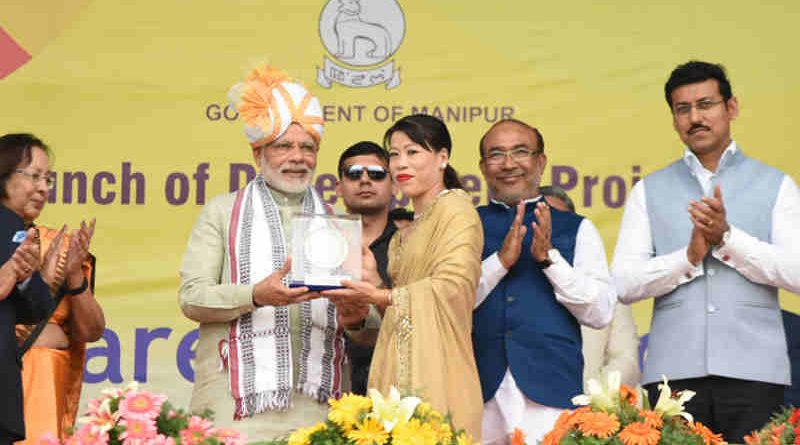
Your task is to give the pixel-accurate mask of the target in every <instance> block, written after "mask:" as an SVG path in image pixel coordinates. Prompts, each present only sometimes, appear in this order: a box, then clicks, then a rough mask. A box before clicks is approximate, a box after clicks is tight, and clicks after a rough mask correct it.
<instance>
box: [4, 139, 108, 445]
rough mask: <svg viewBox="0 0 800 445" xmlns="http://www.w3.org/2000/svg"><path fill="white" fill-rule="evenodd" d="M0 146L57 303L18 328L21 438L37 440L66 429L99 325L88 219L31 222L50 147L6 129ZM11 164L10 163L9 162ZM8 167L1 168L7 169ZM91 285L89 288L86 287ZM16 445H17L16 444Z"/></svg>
mask: <svg viewBox="0 0 800 445" xmlns="http://www.w3.org/2000/svg"><path fill="white" fill-rule="evenodd" d="M0 150H2V151H3V153H8V156H9V157H10V158H12V159H16V158H21V159H22V161H20V162H17V163H16V165H15V167H14V169H13V174H12V175H11V176H10V177H9V179H8V180H7V183H6V184H7V185H6V190H12V189H15V188H22V189H25V190H28V191H29V193H28V195H27V200H26V202H25V203H24V204H23V205H22V212H21V217H22V220H23V223H24V224H25V225H26V226H28V227H34V230H35V231H36V233H37V235H38V238H39V242H40V244H41V249H40V252H48V253H47V255H46V256H45V257H44V258H42V264H43V265H42V276H43V279H44V281H45V282H46V283H47V285H48V286H49V287H50V291H51V294H52V295H53V297H54V298H55V300H52V301H53V302H54V303H56V304H57V306H56V307H55V308H54V310H51V311H50V312H48V318H49V320H47V322H41V323H38V324H37V323H30V322H28V321H25V322H22V323H20V324H18V325H17V326H16V339H17V343H18V344H24V345H26V347H28V348H29V349H28V350H27V352H26V353H25V355H24V356H23V357H22V364H23V367H22V385H23V397H24V405H25V430H26V434H25V435H26V440H25V441H24V442H19V444H27V443H38V440H39V438H40V437H41V436H42V434H44V433H51V434H53V435H54V436H56V437H61V438H63V437H64V430H65V429H66V428H69V427H72V426H73V424H74V422H75V417H76V415H77V411H78V405H79V403H80V391H81V384H82V380H83V361H84V357H85V350H86V346H85V345H86V343H87V342H92V341H96V340H98V339H99V338H100V336H101V335H102V333H103V330H104V329H105V318H104V316H103V310H102V309H101V308H100V305H99V304H98V303H97V301H96V300H95V298H94V295H93V289H92V288H93V283H94V277H93V270H94V268H93V266H94V262H93V258H92V257H91V255H90V254H89V242H90V240H91V238H92V234H93V232H94V222H92V223H90V224H88V225H87V224H85V223H83V222H82V223H81V227H80V228H79V229H77V230H73V231H72V232H71V233H70V234H67V233H65V228H64V229H61V230H53V229H50V228H48V227H45V226H34V222H35V220H36V219H37V218H38V217H39V215H40V214H41V212H42V210H43V209H44V206H45V204H46V203H47V196H48V193H49V191H50V185H51V181H52V178H51V177H50V158H51V156H50V149H49V147H48V146H47V145H46V144H45V143H44V142H42V141H41V140H40V139H38V138H36V137H35V136H33V135H31V134H9V135H5V136H3V137H2V138H0ZM10 164H13V163H10ZM10 169H11V167H10V166H9V165H2V166H0V170H1V171H6V170H9V171H10ZM90 284H91V285H90ZM19 444H18V445H19Z"/></svg>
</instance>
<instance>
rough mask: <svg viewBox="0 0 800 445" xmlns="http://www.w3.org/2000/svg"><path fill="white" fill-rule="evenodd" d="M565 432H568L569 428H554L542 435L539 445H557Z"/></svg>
mask: <svg viewBox="0 0 800 445" xmlns="http://www.w3.org/2000/svg"><path fill="white" fill-rule="evenodd" d="M567 432H569V428H566V427H564V426H556V427H555V428H553V429H552V430H551V431H550V432H549V433H547V434H545V435H544V438H543V439H542V443H541V445H558V444H559V443H560V442H561V439H563V438H564V436H565V435H566V434H567Z"/></svg>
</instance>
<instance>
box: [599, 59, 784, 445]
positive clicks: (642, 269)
mask: <svg viewBox="0 0 800 445" xmlns="http://www.w3.org/2000/svg"><path fill="white" fill-rule="evenodd" d="M664 90H665V91H664V92H665V96H666V100H667V104H668V105H669V109H670V111H671V113H672V124H673V126H674V128H675V130H676V131H677V133H678V136H680V139H681V140H682V141H683V143H684V144H685V145H686V148H685V149H684V151H683V157H682V158H681V159H678V160H677V161H675V162H673V163H671V164H670V165H668V166H666V167H664V168H662V169H660V170H658V171H656V172H654V173H652V174H650V175H648V176H647V177H645V178H644V180H643V181H640V182H639V183H637V184H636V185H635V186H634V187H633V189H632V190H631V195H630V197H629V198H628V201H627V203H626V205H625V214H624V216H623V219H622V224H621V227H620V234H619V238H618V241H617V247H616V252H615V254H614V263H613V267H612V270H613V274H614V278H615V281H616V285H617V291H618V292H619V298H620V300H621V301H622V302H624V303H632V302H635V301H639V300H642V299H645V298H651V297H652V298H654V302H653V320H652V324H651V326H650V337H649V345H648V353H647V357H646V360H645V363H644V372H643V377H642V383H645V384H646V385H645V387H646V388H647V389H648V391H649V395H650V398H651V400H652V399H653V398H654V397H655V396H657V388H656V387H657V384H658V382H659V381H661V379H662V375H665V376H666V377H667V378H668V379H670V386H671V387H672V389H673V390H684V389H687V390H691V391H694V392H695V393H696V394H695V396H694V398H693V399H692V400H691V401H689V402H688V404H687V406H686V408H687V410H688V411H689V413H691V414H693V415H694V418H695V419H696V420H698V421H700V422H702V423H703V424H705V425H707V426H709V427H711V428H712V429H713V430H714V431H715V432H719V433H722V434H723V436H724V438H725V439H726V440H727V441H728V442H733V443H736V442H743V440H742V437H743V436H744V435H745V434H747V433H748V432H750V431H752V430H754V429H757V428H759V427H761V426H762V425H763V424H764V423H765V422H766V421H767V420H768V419H769V416H770V413H771V412H772V411H774V410H775V409H777V408H778V406H779V405H780V404H781V402H782V401H783V392H784V387H785V386H786V385H788V384H790V368H789V358H788V355H787V349H786V338H785V337H784V332H783V323H782V322H781V312H780V305H779V303H778V289H779V288H783V289H787V290H789V291H791V292H794V293H798V292H799V291H800V243H799V242H798V240H800V237H797V236H796V231H797V227H800V193H798V190H797V185H796V184H795V182H794V181H793V180H792V179H791V178H790V177H789V176H787V175H785V174H784V173H782V172H780V171H779V170H777V169H775V168H772V167H770V166H768V165H766V164H763V163H761V162H759V161H756V160H754V159H752V158H750V157H747V156H745V154H744V153H743V152H742V150H741V149H740V148H739V147H738V146H737V145H736V142H734V141H733V140H732V139H731V129H730V127H731V122H732V121H733V120H734V119H736V117H737V116H738V114H739V104H738V102H737V99H736V98H735V97H734V96H733V93H732V91H731V85H730V82H729V81H728V78H727V76H726V74H725V70H724V69H723V67H722V66H721V65H715V64H710V63H706V62H697V61H691V62H688V63H686V64H683V65H680V66H678V67H677V68H675V70H674V71H672V74H671V75H670V77H669V80H667V83H666V85H665V87H664Z"/></svg>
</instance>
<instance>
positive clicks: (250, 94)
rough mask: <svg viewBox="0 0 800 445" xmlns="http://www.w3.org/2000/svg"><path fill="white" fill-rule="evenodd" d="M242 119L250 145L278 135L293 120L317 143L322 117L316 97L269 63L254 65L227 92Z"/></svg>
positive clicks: (255, 145) (260, 144)
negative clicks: (241, 80) (256, 66)
mask: <svg viewBox="0 0 800 445" xmlns="http://www.w3.org/2000/svg"><path fill="white" fill-rule="evenodd" d="M228 99H229V100H230V101H231V105H233V106H234V107H235V108H236V110H237V111H238V112H239V116H240V117H241V118H242V120H243V121H244V123H245V129H244V133H245V135H247V140H248V141H249V142H250V146H251V147H253V148H257V147H260V146H262V145H264V144H269V143H270V142H272V141H274V140H275V139H278V138H279V137H281V136H282V135H283V134H284V133H286V130H288V129H289V125H291V124H292V123H293V122H294V123H297V124H300V125H301V126H302V127H303V128H304V129H305V130H306V131H307V132H308V134H310V135H311V137H312V138H314V141H316V143H317V145H319V140H320V137H322V131H323V129H324V127H323V119H322V107H320V105H319V100H318V99H317V98H316V97H314V96H312V95H311V93H310V92H309V91H308V90H307V89H306V88H305V87H304V86H303V85H301V84H300V83H298V82H295V81H292V80H291V79H290V78H289V75H288V74H286V73H285V72H283V71H282V70H280V69H278V68H275V67H273V66H270V65H264V66H260V67H258V68H255V69H253V70H252V71H250V73H249V74H248V75H247V77H246V78H245V80H244V81H243V82H240V83H237V84H236V85H234V86H233V87H231V90H230V92H229V93H228Z"/></svg>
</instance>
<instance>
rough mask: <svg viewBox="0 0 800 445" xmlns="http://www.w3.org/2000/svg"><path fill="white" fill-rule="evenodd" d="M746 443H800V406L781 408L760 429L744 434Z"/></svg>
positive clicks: (785, 444) (768, 444) (777, 444)
mask: <svg viewBox="0 0 800 445" xmlns="http://www.w3.org/2000/svg"><path fill="white" fill-rule="evenodd" d="M744 442H745V443H746V444H747V445H800V408H794V407H788V408H783V409H782V410H781V411H778V412H777V413H775V414H774V415H773V416H772V419H770V421H769V422H767V424H766V425H764V427H763V428H761V430H760V431H753V432H752V433H750V434H748V435H746V436H744Z"/></svg>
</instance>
